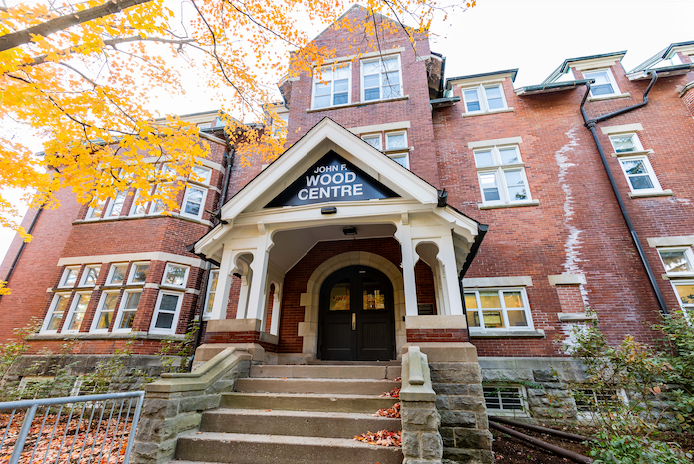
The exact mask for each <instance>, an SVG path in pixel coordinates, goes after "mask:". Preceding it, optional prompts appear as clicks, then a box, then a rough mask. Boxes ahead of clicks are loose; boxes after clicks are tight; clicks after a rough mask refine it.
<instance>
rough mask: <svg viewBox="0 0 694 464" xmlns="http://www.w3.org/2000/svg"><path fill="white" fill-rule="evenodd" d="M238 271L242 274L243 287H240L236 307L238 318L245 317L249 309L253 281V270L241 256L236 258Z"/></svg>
mask: <svg viewBox="0 0 694 464" xmlns="http://www.w3.org/2000/svg"><path fill="white" fill-rule="evenodd" d="M234 270H235V271H236V272H238V273H239V275H240V276H241V288H240V289H239V304H238V306H237V307H236V319H245V318H246V311H248V294H249V292H250V283H251V282H252V281H253V271H252V270H251V269H250V267H249V265H248V264H247V263H246V262H245V261H243V260H242V258H241V257H237V258H236V267H235V268H234Z"/></svg>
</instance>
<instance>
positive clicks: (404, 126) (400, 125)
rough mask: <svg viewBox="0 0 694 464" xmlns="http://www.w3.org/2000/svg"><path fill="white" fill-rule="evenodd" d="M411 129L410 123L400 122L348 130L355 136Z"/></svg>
mask: <svg viewBox="0 0 694 464" xmlns="http://www.w3.org/2000/svg"><path fill="white" fill-rule="evenodd" d="M410 127H411V124H410V121H400V122H389V123H387V124H373V125H371V126H359V127H352V128H349V129H347V130H348V131H350V132H351V133H353V134H359V135H362V134H368V133H370V132H385V131H390V130H398V129H409V128H410Z"/></svg>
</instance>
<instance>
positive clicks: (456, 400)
mask: <svg viewBox="0 0 694 464" xmlns="http://www.w3.org/2000/svg"><path fill="white" fill-rule="evenodd" d="M448 404H449V406H450V409H454V410H459V411H480V412H482V411H486V410H487V408H486V406H485V404H484V398H482V397H481V396H461V395H451V396H449V397H448Z"/></svg>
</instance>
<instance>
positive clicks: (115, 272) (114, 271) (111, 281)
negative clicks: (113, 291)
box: [106, 263, 128, 285]
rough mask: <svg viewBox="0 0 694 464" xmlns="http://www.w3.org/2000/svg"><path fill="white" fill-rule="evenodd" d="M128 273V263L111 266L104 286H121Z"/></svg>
mask: <svg viewBox="0 0 694 464" xmlns="http://www.w3.org/2000/svg"><path fill="white" fill-rule="evenodd" d="M127 271H128V263H121V264H111V268H110V269H109V271H108V277H107V278H106V285H123V282H125V275H126V272H127Z"/></svg>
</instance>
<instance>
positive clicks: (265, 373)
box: [251, 363, 402, 380]
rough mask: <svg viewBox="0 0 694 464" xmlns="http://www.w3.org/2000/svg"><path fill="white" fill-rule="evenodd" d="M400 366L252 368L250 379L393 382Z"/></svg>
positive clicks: (322, 365)
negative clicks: (385, 380) (386, 380)
mask: <svg viewBox="0 0 694 464" xmlns="http://www.w3.org/2000/svg"><path fill="white" fill-rule="evenodd" d="M401 370H402V367H401V366H400V365H383V364H381V365H377V364H373V363H372V364H367V365H353V364H345V365H332V364H329V365H324V364H320V365H279V366H252V367H251V377H252V378H256V379H258V378H276V379H281V378H291V379H355V378H358V379H373V380H383V379H388V380H395V379H397V378H399V377H400V372H401Z"/></svg>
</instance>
